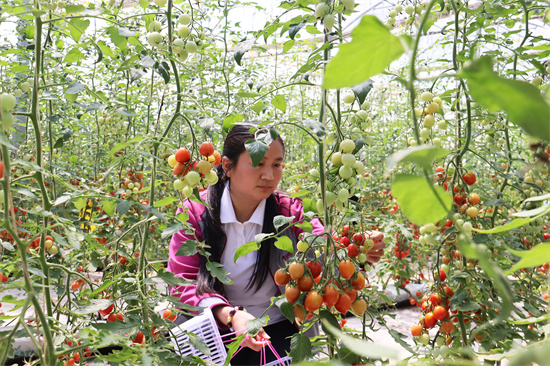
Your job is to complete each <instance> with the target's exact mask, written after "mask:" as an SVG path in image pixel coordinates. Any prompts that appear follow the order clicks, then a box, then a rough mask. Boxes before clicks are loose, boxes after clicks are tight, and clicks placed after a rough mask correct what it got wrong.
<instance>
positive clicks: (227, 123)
mask: <svg viewBox="0 0 550 366" xmlns="http://www.w3.org/2000/svg"><path fill="white" fill-rule="evenodd" d="M243 120H244V117H243V115H242V114H240V113H239V114H230V115H229V116H227V117H225V118H224V119H223V124H222V131H223V133H224V134H227V133H228V132H229V131H231V129H232V128H233V125H234V124H235V123H237V122H242V121H243Z"/></svg>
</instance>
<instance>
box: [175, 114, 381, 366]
mask: <svg viewBox="0 0 550 366" xmlns="http://www.w3.org/2000/svg"><path fill="white" fill-rule="evenodd" d="M251 138H253V136H251V134H250V126H245V125H235V126H234V127H233V128H232V130H231V131H230V132H229V133H228V135H227V137H226V139H225V141H224V147H223V152H222V162H221V164H220V166H218V171H217V173H218V177H219V180H218V183H217V184H215V185H213V186H211V187H210V188H208V190H206V191H204V192H202V194H201V198H202V199H203V200H205V202H206V203H207V204H208V205H209V206H210V207H209V208H208V209H207V208H205V207H204V206H203V205H201V204H199V203H197V202H193V201H190V200H187V201H186V202H185V203H184V206H185V211H186V213H187V214H188V215H189V220H188V223H189V224H190V225H192V227H193V228H194V231H195V232H194V234H186V231H185V230H182V231H180V232H179V233H176V234H175V235H174V236H173V237H172V241H171V243H170V257H169V262H168V270H169V271H171V272H173V273H174V274H176V275H177V276H180V277H183V278H185V279H187V280H196V283H194V284H193V285H190V286H181V287H178V288H172V289H171V290H172V292H173V293H174V294H175V296H179V297H180V300H181V302H183V303H186V304H189V305H192V306H199V307H210V308H211V309H212V312H213V314H214V317H215V318H216V320H217V322H218V324H220V328H221V329H223V328H224V327H227V325H228V323H230V325H231V326H232V328H233V329H234V331H236V332H240V331H245V330H246V322H247V321H248V320H251V319H255V318H257V317H259V316H261V315H262V314H263V312H264V310H265V309H267V307H268V306H269V305H270V302H271V301H270V299H271V297H273V296H278V295H280V294H281V293H284V287H279V286H277V285H276V284H275V282H274V280H273V275H274V274H275V272H276V271H277V269H278V268H280V267H283V266H284V263H285V259H288V257H290V253H288V252H285V251H282V250H279V249H277V248H276V247H275V246H274V239H270V240H264V241H263V242H262V245H261V247H260V249H259V250H258V251H255V252H252V253H249V254H247V255H245V256H243V257H241V258H239V259H237V261H236V262H234V261H233V258H234V254H235V250H236V249H237V248H239V247H240V246H241V245H243V244H245V243H248V242H250V241H254V237H255V235H257V234H259V233H262V232H263V233H273V232H275V229H274V226H273V218H274V217H275V216H277V215H284V216H287V217H291V216H294V220H293V223H296V222H299V221H301V220H303V208H302V205H301V202H300V200H298V199H295V198H289V197H288V196H287V195H285V194H282V193H279V192H276V191H275V190H276V188H277V186H278V184H279V182H280V180H281V177H282V174H283V159H284V142H283V140H282V139H281V137H280V136H279V135H277V139H276V140H274V141H273V142H272V143H271V144H270V146H269V150H268V151H267V152H266V154H265V156H264V158H263V160H262V161H261V163H260V164H259V165H258V166H257V167H253V166H252V159H251V157H250V155H249V154H248V152H247V151H246V149H245V142H246V141H247V140H249V139H251ZM179 211H180V212H181V209H180V210H179ZM311 223H312V225H313V234H322V233H323V232H324V228H323V225H322V224H321V222H320V221H319V220H317V219H314V220H312V221H311ZM301 232H303V230H301V229H299V228H297V227H295V226H291V227H290V228H287V229H286V230H285V232H284V235H287V236H288V237H289V238H290V239H291V240H292V242H293V243H294V246H296V242H297V241H298V240H297V238H298V236H299V234H300V233H301ZM374 236H375V237H374V239H375V241H377V244H376V246H375V247H374V248H373V249H371V251H369V253H368V260H369V261H371V262H377V261H379V260H380V257H381V255H382V254H383V248H384V246H385V244H384V243H383V242H382V241H381V240H382V237H383V236H382V234H381V233H374ZM195 239H196V240H199V241H204V242H205V243H206V244H207V245H208V246H210V248H209V252H210V261H212V262H219V263H221V264H223V268H224V269H225V270H226V271H227V272H229V275H228V276H229V278H231V280H232V281H233V282H232V284H231V285H223V284H222V283H221V282H220V281H219V280H217V279H216V278H215V277H212V276H211V275H210V272H209V271H208V270H207V269H206V262H207V261H206V258H204V257H203V256H199V255H198V254H196V255H194V256H189V257H182V256H176V253H177V251H178V248H179V247H180V246H181V244H182V243H183V242H185V241H187V240H195ZM237 306H240V307H238V308H237ZM241 307H243V308H244V309H246V311H244V309H243V310H241V309H242V308H241ZM267 315H268V316H269V319H270V320H269V323H268V325H267V326H266V327H265V328H264V329H262V330H260V332H259V333H258V334H257V335H256V337H253V338H252V337H248V339H247V340H246V341H245V342H244V343H243V347H247V348H245V349H243V350H242V351H240V352H239V353H238V354H237V355H236V356H235V357H234V358H233V359H232V360H231V364H232V365H259V364H260V358H259V352H258V351H259V350H260V349H261V348H262V347H263V342H264V341H265V340H268V339H269V340H270V342H271V343H272V345H273V346H274V347H275V349H276V350H277V352H278V353H279V354H280V355H282V356H284V355H285V351H288V350H289V349H290V338H289V337H290V336H291V335H292V334H294V333H296V332H298V328H297V327H296V326H295V325H294V324H292V323H290V322H289V321H288V320H287V319H286V318H285V317H284V316H283V314H282V313H281V312H280V310H279V309H278V308H277V307H272V308H271V309H270V310H269V311H268V312H267ZM269 334H271V335H275V337H273V338H270V336H269ZM271 356H272V355H271ZM273 359H274V357H272V358H271V360H273ZM268 362H269V359H268Z"/></svg>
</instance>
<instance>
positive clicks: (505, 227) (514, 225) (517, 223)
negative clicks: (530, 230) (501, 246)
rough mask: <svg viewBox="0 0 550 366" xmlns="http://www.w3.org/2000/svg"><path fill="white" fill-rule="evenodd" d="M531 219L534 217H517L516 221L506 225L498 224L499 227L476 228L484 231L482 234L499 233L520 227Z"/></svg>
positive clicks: (478, 230)
mask: <svg viewBox="0 0 550 366" xmlns="http://www.w3.org/2000/svg"><path fill="white" fill-rule="evenodd" d="M531 221H533V219H515V220H514V221H511V222H509V223H507V224H505V225H502V226H497V227H494V228H492V229H490V230H481V229H476V228H474V230H475V231H477V232H478V233H482V234H498V233H503V232H505V231H508V230H512V229H516V228H518V227H521V226H523V225H525V224H528V223H530V222H531Z"/></svg>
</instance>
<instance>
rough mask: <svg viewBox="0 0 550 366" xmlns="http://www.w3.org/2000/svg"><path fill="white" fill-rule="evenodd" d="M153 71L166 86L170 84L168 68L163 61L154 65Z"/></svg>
mask: <svg viewBox="0 0 550 366" xmlns="http://www.w3.org/2000/svg"><path fill="white" fill-rule="evenodd" d="M155 70H156V71H157V72H158V73H159V74H160V76H162V78H163V79H164V83H165V84H168V83H169V82H170V66H168V63H166V62H165V61H163V62H157V63H156V65H155Z"/></svg>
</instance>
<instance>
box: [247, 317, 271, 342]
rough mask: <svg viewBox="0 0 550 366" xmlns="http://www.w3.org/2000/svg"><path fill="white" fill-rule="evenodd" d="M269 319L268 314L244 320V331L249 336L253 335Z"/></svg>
mask: <svg viewBox="0 0 550 366" xmlns="http://www.w3.org/2000/svg"><path fill="white" fill-rule="evenodd" d="M268 321H269V317H268V316H263V317H261V318H257V319H252V320H249V321H247V322H246V332H247V333H248V334H250V335H251V336H253V337H255V336H256V334H258V332H259V331H260V329H262V328H263V327H265V326H266V325H267V322H268Z"/></svg>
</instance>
